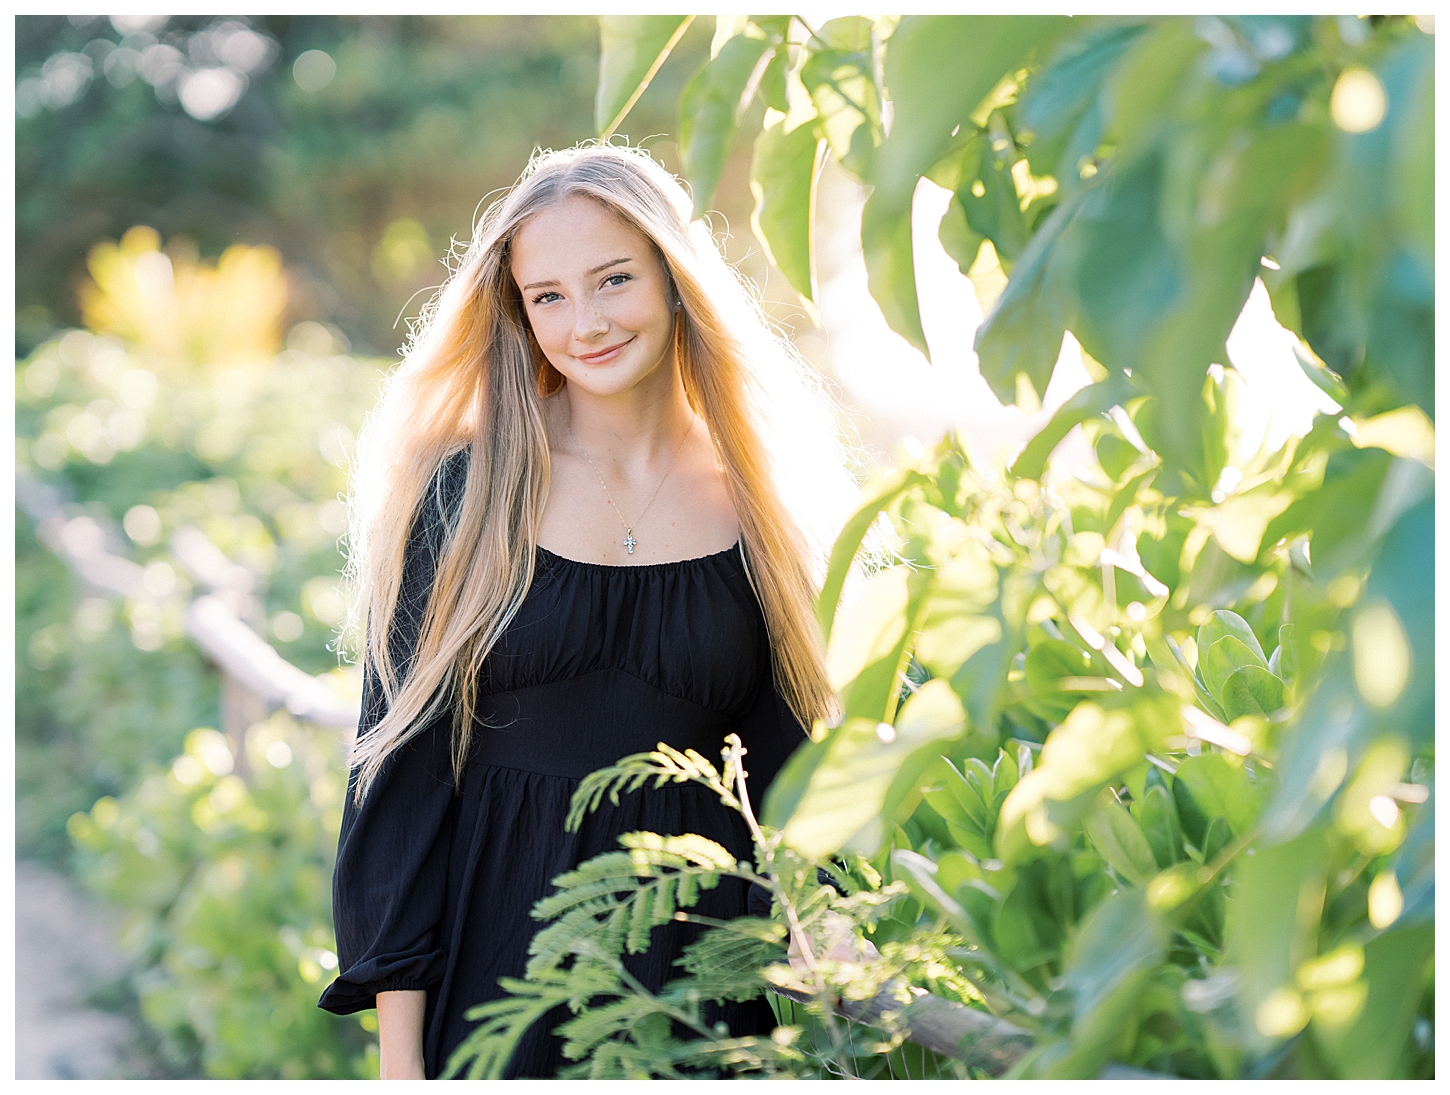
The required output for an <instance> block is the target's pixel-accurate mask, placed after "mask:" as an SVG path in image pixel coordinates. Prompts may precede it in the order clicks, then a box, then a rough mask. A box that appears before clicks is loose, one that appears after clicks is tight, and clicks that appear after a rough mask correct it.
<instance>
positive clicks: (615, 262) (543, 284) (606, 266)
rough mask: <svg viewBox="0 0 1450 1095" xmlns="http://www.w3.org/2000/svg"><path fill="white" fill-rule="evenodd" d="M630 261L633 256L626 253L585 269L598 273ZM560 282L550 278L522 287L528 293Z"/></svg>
mask: <svg viewBox="0 0 1450 1095" xmlns="http://www.w3.org/2000/svg"><path fill="white" fill-rule="evenodd" d="M630 261H632V260H631V258H630V257H629V256H628V255H626V256H625V257H624V258H622V259H610V260H609V261H608V262H606V263H603V264H602V265H599V266H596V267H595V268H594V269H593V270H586V271H585V274H597V273H599V272H600V271H601V270H608V269H609V268H610V267H611V266H618V265H619V264H620V263H622V262H630ZM558 284H559V282H558V281H557V279H550V280H549V281H534V282H530V283H529V284H528V285H525V286H524V287H523V289H522V292H525V293H527V292H528V291H529V290H530V289H543V288H545V287H546V286H549V285H558Z"/></svg>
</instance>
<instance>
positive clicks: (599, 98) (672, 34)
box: [594, 15, 695, 137]
mask: <svg viewBox="0 0 1450 1095" xmlns="http://www.w3.org/2000/svg"><path fill="white" fill-rule="evenodd" d="M694 18H695V17H694V16H693V15H601V16H600V17H599V89H598V91H597V92H596V93H595V97H594V131H595V132H596V133H598V134H599V135H600V136H601V137H608V136H610V135H611V134H612V133H614V131H615V130H616V129H618V128H619V123H620V122H622V121H624V116H625V115H626V114H628V113H629V112H630V109H631V108H632V107H633V106H634V104H635V103H636V102H638V101H639V97H640V96H641V95H643V94H644V89H645V88H647V87H649V83H650V81H651V80H653V79H654V76H655V73H656V72H658V71H659V69H660V66H661V65H662V64H664V63H665V58H666V57H668V56H669V55H670V50H672V49H674V48H675V44H676V43H677V42H679V40H680V38H681V37H683V36H684V33H685V31H686V30H687V29H689V26H690V23H691V22H692V21H693V20H694Z"/></svg>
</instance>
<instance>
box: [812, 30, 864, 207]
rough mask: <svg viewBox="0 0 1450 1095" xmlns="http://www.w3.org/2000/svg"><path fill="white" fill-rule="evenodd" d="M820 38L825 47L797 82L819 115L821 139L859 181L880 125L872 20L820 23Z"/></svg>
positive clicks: (862, 175)
mask: <svg viewBox="0 0 1450 1095" xmlns="http://www.w3.org/2000/svg"><path fill="white" fill-rule="evenodd" d="M818 33H819V37H820V38H821V39H822V40H823V41H825V42H826V43H827V44H828V45H827V48H824V49H819V50H816V51H815V52H814V53H812V54H811V55H810V56H809V57H808V58H807V59H806V62H805V64H803V65H802V66H801V83H802V84H804V85H805V88H806V90H807V91H809V92H810V95H811V100H812V101H813V102H814V103H815V106H816V110H817V112H818V113H819V115H820V122H819V127H820V130H821V134H822V136H824V137H825V138H826V140H827V141H829V142H830V146H831V151H832V152H833V153H834V154H835V156H836V159H837V160H838V161H840V164H841V166H842V167H844V168H846V170H848V171H850V172H851V173H852V174H854V175H856V176H857V177H858V178H862V179H864V178H866V177H868V176H869V173H870V171H871V168H872V166H873V163H874V160H875V154H876V149H877V146H878V145H880V143H881V141H882V139H883V137H884V135H885V134H884V131H883V129H882V127H881V94H880V89H879V88H878V87H877V84H876V77H875V75H874V72H875V61H874V58H873V57H872V48H871V21H870V20H869V19H867V18H865V17H864V16H859V15H854V16H847V17H845V18H842V19H832V20H830V21H829V22H827V23H826V24H824V25H823V26H822V27H821V29H820V31H819V32H818Z"/></svg>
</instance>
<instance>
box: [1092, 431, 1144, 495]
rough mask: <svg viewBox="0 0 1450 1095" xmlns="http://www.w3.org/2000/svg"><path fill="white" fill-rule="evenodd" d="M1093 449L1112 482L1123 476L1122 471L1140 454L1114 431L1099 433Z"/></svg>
mask: <svg viewBox="0 0 1450 1095" xmlns="http://www.w3.org/2000/svg"><path fill="white" fill-rule="evenodd" d="M1093 451H1094V452H1095V453H1096V455H1097V458H1098V464H1099V465H1101V467H1102V469H1103V471H1105V472H1107V473H1108V478H1109V479H1111V480H1112V481H1113V482H1114V483H1116V482H1117V481H1118V480H1120V479H1121V478H1123V473H1124V472H1126V471H1127V470H1128V468H1129V467H1130V466H1131V465H1132V464H1134V463H1135V462H1136V461H1137V459H1138V457H1139V456H1141V455H1142V454H1141V453H1140V452H1139V451H1138V450H1137V449H1136V448H1134V447H1133V446H1132V444H1130V443H1129V442H1127V441H1125V440H1123V438H1121V437H1119V436H1118V435H1117V434H1115V433H1103V434H1100V435H1099V436H1098V440H1097V443H1096V444H1095V445H1094V446H1093Z"/></svg>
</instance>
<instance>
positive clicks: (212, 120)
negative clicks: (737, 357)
mask: <svg viewBox="0 0 1450 1095" xmlns="http://www.w3.org/2000/svg"><path fill="white" fill-rule="evenodd" d="M709 42H710V30H709V28H708V27H707V26H705V25H704V23H703V22H702V23H701V25H700V26H699V27H697V28H695V30H694V32H693V33H691V34H687V35H686V36H685V38H684V39H683V40H682V41H681V42H680V44H679V47H678V48H679V56H677V57H676V58H675V60H674V61H672V62H670V63H669V64H667V65H666V66H665V67H664V68H663V69H662V70H661V72H660V73H659V75H658V78H657V79H656V80H655V82H654V84H653V86H652V87H651V89H650V90H649V91H648V92H647V93H646V94H645V95H644V97H643V98H642V99H641V101H640V102H639V104H638V105H637V106H636V108H635V110H634V112H633V114H632V115H631V118H630V123H629V126H628V127H627V129H626V130H625V132H627V133H628V134H629V135H630V136H631V137H632V138H633V139H634V140H636V141H641V142H645V143H647V144H648V145H649V147H650V148H651V149H653V150H654V152H655V153H656V155H658V156H659V157H660V158H661V159H662V160H663V161H664V162H665V163H666V164H668V165H669V166H671V167H672V168H677V167H678V155H677V152H676V150H675V144H674V139H673V137H672V136H671V134H672V133H673V132H674V130H675V128H676V127H675V119H674V113H675V112H674V101H675V98H676V96H677V95H678V94H679V91H680V88H681V86H682V84H683V82H684V80H685V78H686V77H687V76H688V75H689V72H690V69H691V67H692V65H693V64H696V63H698V62H699V61H700V60H701V59H702V57H704V56H707V55H708V50H709ZM598 64H599V30H598V25H597V22H596V20H595V19H594V18H592V17H588V16H464V17H458V16H267V17H260V18H253V19H245V20H244V19H240V18H233V17H214V16H173V17H170V18H166V19H162V18H161V17H159V16H158V17H152V16H116V17H113V18H110V19H108V18H105V17H94V16H93V17H65V16H22V17H20V18H19V19H17V21H16V73H17V78H18V79H17V88H16V120H15V121H16V263H17V269H20V270H24V271H25V272H26V273H25V276H24V277H22V278H18V279H17V295H16V308H17V325H16V341H17V352H18V353H19V354H22V355H23V354H25V353H28V352H29V351H30V350H31V349H33V348H34V347H35V346H36V345H38V344H39V343H40V342H41V341H42V340H43V339H44V338H46V337H47V336H48V335H49V334H50V333H52V332H53V331H55V330H58V329H61V328H64V327H69V326H73V325H75V324H76V323H77V321H78V320H79V319H80V315H79V312H78V310H77V302H76V287H77V283H78V280H79V278H80V276H81V273H82V270H83V263H84V259H85V255H86V253H87V252H88V251H89V250H90V248H91V247H92V245H94V244H95V243H96V242H97V241H98V240H102V239H111V240H115V239H118V238H119V237H120V236H121V234H122V233H124V232H125V231H127V230H128V229H130V228H131V227H133V226H135V225H138V224H145V225H149V226H150V227H152V228H154V229H155V230H156V231H157V232H158V233H160V235H161V236H162V238H163V239H165V240H169V241H170V240H176V241H180V240H185V241H188V242H187V243H180V242H178V243H177V244H176V246H183V247H184V246H190V247H193V248H194V249H195V250H196V252H197V253H198V254H199V255H200V256H201V257H203V258H215V257H216V256H217V255H219V254H220V253H221V252H222V251H223V250H225V248H227V247H228V246H230V245H231V244H233V243H236V242H246V243H249V244H253V245H267V246H271V247H273V248H275V249H276V250H277V251H278V252H279V253H280V254H281V255H282V256H283V259H284V262H285V264H286V267H287V269H288V272H289V278H290V281H291V295H290V299H289V303H288V318H289V320H290V321H291V322H297V321H300V320H303V319H311V320H315V321H318V322H322V323H330V324H334V325H336V326H337V327H338V328H339V329H340V330H341V331H342V332H343V333H344V334H345V335H346V337H347V339H348V340H349V342H350V343H351V344H352V345H353V346H354V347H355V348H357V349H358V350H359V351H360V352H363V353H381V354H390V353H392V352H393V351H394V349H395V348H396V347H397V346H398V345H399V344H400V343H401V342H402V338H403V334H402V327H401V325H399V326H398V327H396V328H395V327H394V320H395V318H396V317H397V316H398V314H399V312H400V310H401V309H403V307H404V305H405V304H406V303H407V302H408V301H409V300H410V299H411V298H412V296H413V294H414V293H415V292H418V291H419V290H425V289H426V288H427V287H429V286H432V285H436V284H437V283H438V282H439V281H441V280H442V274H443V270H442V267H441V266H440V265H439V259H440V257H441V256H442V255H443V254H444V253H445V252H446V251H447V249H448V247H449V244H450V241H451V240H453V239H459V240H462V241H465V242H466V241H467V239H468V237H469V235H470V226H471V224H472V219H473V216H474V214H475V211H476V210H477V209H478V208H479V201H480V199H481V198H482V197H483V196H484V195H486V194H488V193H489V192H491V191H493V190H495V189H496V188H498V187H503V186H508V185H509V184H511V183H512V182H513V181H514V180H515V179H516V178H517V177H518V174H519V171H520V170H521V168H522V166H523V164H524V163H525V162H526V161H527V159H528V157H529V154H530V152H531V151H532V150H533V149H534V148H535V147H544V148H548V147H561V146H567V145H571V144H573V143H575V142H576V141H579V140H583V139H584V138H586V137H590V136H592V135H593V132H594V128H593V103H594V91H595V82H596V79H597V75H598ZM648 138H653V139H650V140H647V139H648ZM747 165H748V159H743V160H741V161H740V162H738V163H737V164H735V165H734V168H735V175H736V177H737V181H738V183H739V185H737V186H735V187H733V188H732V189H733V191H734V201H733V203H732V202H730V201H727V202H725V203H724V204H723V205H722V206H721V211H722V212H723V213H724V214H725V216H726V218H728V219H729V221H730V222H731V223H732V224H734V223H737V222H738V223H739V225H740V226H741V227H742V228H743V227H744V225H745V223H746V220H747V218H748V213H749V205H748V201H749V195H748V189H747V188H746V187H745V186H744V185H743V178H742V176H743V173H744V169H745V168H746V166H747ZM737 247H738V248H739V249H740V250H741V251H743V250H745V249H746V248H745V246H744V244H743V243H740V242H738V241H737ZM737 257H738V256H737ZM424 299H426V294H424V295H423V296H422V297H419V298H418V300H417V301H415V302H414V303H415V305H417V304H421V303H422V301H423V300H424ZM412 311H416V307H414V308H413V310H412ZM408 314H412V312H409V313H408Z"/></svg>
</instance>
